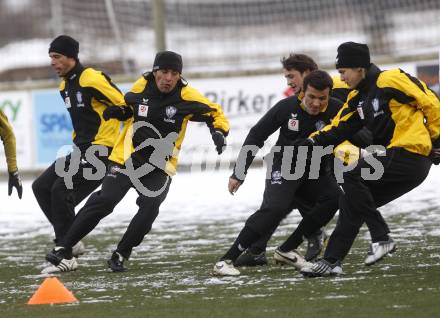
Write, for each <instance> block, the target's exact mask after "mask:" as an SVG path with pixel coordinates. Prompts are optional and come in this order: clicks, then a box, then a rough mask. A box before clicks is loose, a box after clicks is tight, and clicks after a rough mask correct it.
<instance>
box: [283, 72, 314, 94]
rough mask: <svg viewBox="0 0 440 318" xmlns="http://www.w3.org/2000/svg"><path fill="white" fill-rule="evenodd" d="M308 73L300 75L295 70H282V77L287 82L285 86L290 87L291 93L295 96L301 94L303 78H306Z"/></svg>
mask: <svg viewBox="0 0 440 318" xmlns="http://www.w3.org/2000/svg"><path fill="white" fill-rule="evenodd" d="M309 73H310V72H309V71H304V73H301V72H300V71H297V70H295V69H291V70H286V69H284V77H285V78H286V80H287V85H289V86H290V87H292V89H293V93H294V94H295V95H298V94H299V93H301V91H302V88H303V81H304V77H306V75H307V74H309Z"/></svg>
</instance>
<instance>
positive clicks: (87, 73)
mask: <svg viewBox="0 0 440 318" xmlns="http://www.w3.org/2000/svg"><path fill="white" fill-rule="evenodd" d="M79 84H80V86H81V87H90V88H93V89H96V90H97V91H98V92H100V93H101V94H102V95H103V97H105V98H106V99H107V100H108V102H110V103H111V104H112V105H116V106H124V105H125V101H124V95H122V93H121V91H120V90H119V89H118V88H117V87H116V86H115V85H114V84H113V83H111V82H110V81H109V80H107V78H106V77H105V76H104V74H102V72H100V71H96V70H94V69H92V68H87V69H85V70H84V71H83V72H82V73H81V77H80V78H79Z"/></svg>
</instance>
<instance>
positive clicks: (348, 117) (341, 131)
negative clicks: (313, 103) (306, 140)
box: [312, 108, 363, 146]
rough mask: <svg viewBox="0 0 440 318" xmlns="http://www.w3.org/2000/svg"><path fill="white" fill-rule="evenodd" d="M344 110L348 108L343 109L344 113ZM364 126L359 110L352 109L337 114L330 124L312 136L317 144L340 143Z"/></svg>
mask: <svg viewBox="0 0 440 318" xmlns="http://www.w3.org/2000/svg"><path fill="white" fill-rule="evenodd" d="M344 110H346V108H345V109H344V108H343V109H342V113H344ZM338 115H339V114H338ZM362 127H363V123H362V120H361V119H360V117H359V114H358V112H357V111H351V112H349V113H346V114H344V115H341V116H339V117H338V116H337V118H334V119H333V121H332V123H331V124H330V125H328V126H326V127H324V129H322V130H320V131H318V132H317V133H316V134H315V135H313V136H312V137H313V140H314V143H315V145H319V146H329V145H339V144H340V143H342V142H343V141H345V140H349V139H350V138H351V137H352V136H353V135H354V134H355V133H357V132H358V131H359V130H361V128H362Z"/></svg>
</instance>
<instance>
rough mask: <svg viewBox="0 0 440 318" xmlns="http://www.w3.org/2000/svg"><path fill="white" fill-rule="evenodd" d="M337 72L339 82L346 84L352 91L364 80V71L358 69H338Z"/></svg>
mask: <svg viewBox="0 0 440 318" xmlns="http://www.w3.org/2000/svg"><path fill="white" fill-rule="evenodd" d="M338 72H339V74H340V75H341V81H343V82H345V83H347V85H348V86H349V87H350V88H351V89H353V88H356V87H357V86H358V84H359V83H360V82H361V81H362V79H363V78H364V74H365V73H364V70H363V69H362V68H360V67H356V68H338Z"/></svg>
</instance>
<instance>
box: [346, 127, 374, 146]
mask: <svg viewBox="0 0 440 318" xmlns="http://www.w3.org/2000/svg"><path fill="white" fill-rule="evenodd" d="M348 141H350V142H351V143H352V144H353V145H355V146H357V147H359V148H366V147H368V146H370V145H371V144H372V143H373V134H372V133H371V131H370V130H369V129H368V128H367V127H363V128H362V129H361V130H359V131H358V132H357V133H356V134H355V135H354V136H353V137H351V138H349V139H348Z"/></svg>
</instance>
